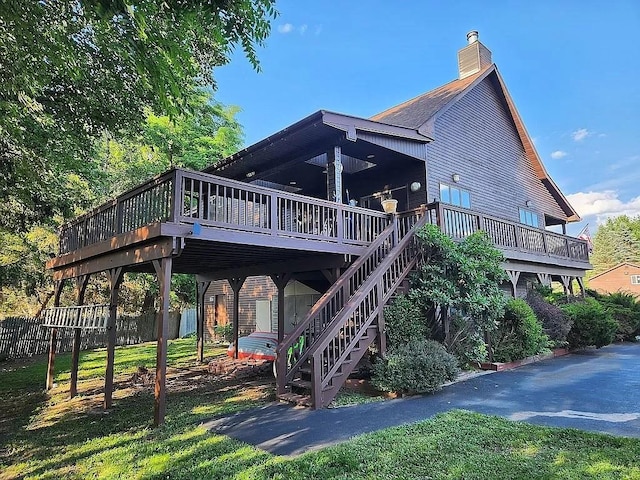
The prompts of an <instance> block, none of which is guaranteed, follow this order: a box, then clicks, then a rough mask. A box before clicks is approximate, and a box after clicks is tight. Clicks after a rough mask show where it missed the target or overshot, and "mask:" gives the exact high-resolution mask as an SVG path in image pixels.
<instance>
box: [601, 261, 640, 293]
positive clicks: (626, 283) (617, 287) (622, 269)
mask: <svg viewBox="0 0 640 480" xmlns="http://www.w3.org/2000/svg"><path fill="white" fill-rule="evenodd" d="M631 275H640V267H638V266H635V265H630V264H623V265H620V266H618V267H616V268H614V269H613V270H610V271H608V272H605V273H603V274H602V275H598V276H597V277H594V278H592V279H591V280H589V288H592V289H594V290H596V291H598V292H600V293H614V292H628V293H633V294H634V295H638V296H640V285H632V284H631Z"/></svg>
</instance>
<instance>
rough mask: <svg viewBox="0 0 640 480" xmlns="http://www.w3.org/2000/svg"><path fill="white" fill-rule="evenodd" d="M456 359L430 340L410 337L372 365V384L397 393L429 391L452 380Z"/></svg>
mask: <svg viewBox="0 0 640 480" xmlns="http://www.w3.org/2000/svg"><path fill="white" fill-rule="evenodd" d="M459 371H460V370H459V368H458V361H457V360H456V358H455V357H454V356H453V355H451V354H449V353H447V351H446V350H445V349H444V347H443V346H442V345H441V344H439V343H438V342H436V341H433V340H411V341H409V342H408V343H406V344H404V345H397V346H395V347H393V348H392V349H390V350H389V352H388V353H387V355H386V356H385V357H384V358H382V359H379V360H378V361H377V362H376V363H375V364H374V366H373V379H372V380H373V384H374V385H375V386H376V387H377V388H379V389H380V390H384V391H387V392H397V393H399V394H415V393H429V392H435V391H436V390H439V389H440V387H441V386H442V384H444V383H446V382H448V381H451V380H454V379H455V378H456V376H457V375H458V373H459Z"/></svg>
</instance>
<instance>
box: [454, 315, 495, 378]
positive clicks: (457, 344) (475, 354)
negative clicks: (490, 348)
mask: <svg viewBox="0 0 640 480" xmlns="http://www.w3.org/2000/svg"><path fill="white" fill-rule="evenodd" d="M450 336H451V342H450V346H449V348H448V351H449V353H451V354H453V355H455V357H456V358H457V359H458V362H459V363H460V366H461V367H463V368H464V367H465V366H467V365H477V364H478V363H482V362H485V361H486V360H487V345H486V343H485V341H484V336H483V335H482V334H481V333H480V332H479V331H478V329H477V328H476V327H475V325H474V322H472V321H470V319H468V318H466V317H463V316H462V315H459V314H455V313H454V314H452V315H451V332H450Z"/></svg>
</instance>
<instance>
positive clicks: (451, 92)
mask: <svg viewBox="0 0 640 480" xmlns="http://www.w3.org/2000/svg"><path fill="white" fill-rule="evenodd" d="M483 73H485V71H481V72H478V73H476V74H475V75H470V76H468V77H467V78H464V79H462V80H453V81H451V82H449V83H447V84H445V85H442V86H441V87H438V88H436V89H433V90H431V91H429V92H427V93H423V94H422V95H418V96H417V97H415V98H412V99H411V100H407V101H406V102H404V103H401V104H400V105H396V106H395V107H391V108H389V109H388V110H385V111H384V112H381V113H378V114H377V115H374V116H373V117H371V120H375V121H376V122H383V123H390V124H392V125H400V126H402V127H408V128H415V129H418V128H420V127H421V126H422V125H424V124H425V123H426V122H427V121H428V120H429V119H430V118H431V117H433V116H434V115H436V114H437V113H438V112H439V111H440V110H442V109H443V108H444V107H445V106H446V105H448V104H449V102H451V101H452V100H453V99H454V98H455V97H456V96H458V95H460V94H461V93H462V92H464V91H465V90H466V88H467V87H469V86H470V85H471V84H472V83H473V82H475V81H476V79H477V78H478V77H480V76H481V75H482V74H483Z"/></svg>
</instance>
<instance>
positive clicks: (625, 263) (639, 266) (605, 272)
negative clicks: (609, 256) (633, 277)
mask: <svg viewBox="0 0 640 480" xmlns="http://www.w3.org/2000/svg"><path fill="white" fill-rule="evenodd" d="M625 265H626V266H627V267H634V268H638V269H640V265H636V264H635V263H630V262H622V263H619V264H618V265H616V266H615V267H611V268H610V269H609V270H605V271H604V272H602V273H599V274H597V275H594V276H593V277H591V278H590V279H589V281H591V280H594V279H596V278H598V277H601V276H602V275H606V274H607V273H610V272H613V271H614V270H617V269H618V268H620V267H624V266H625Z"/></svg>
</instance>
